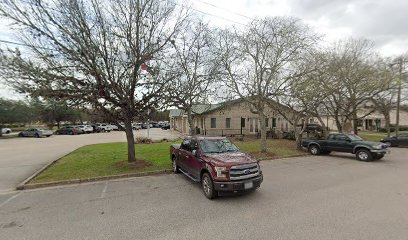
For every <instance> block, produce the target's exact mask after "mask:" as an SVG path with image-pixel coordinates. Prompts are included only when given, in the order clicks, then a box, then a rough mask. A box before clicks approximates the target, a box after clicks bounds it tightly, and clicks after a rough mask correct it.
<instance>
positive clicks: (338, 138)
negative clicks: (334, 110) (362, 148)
mask: <svg viewBox="0 0 408 240" xmlns="http://www.w3.org/2000/svg"><path fill="white" fill-rule="evenodd" d="M346 139H347V137H346V136H345V135H342V134H339V135H337V136H336V140H337V141H346Z"/></svg>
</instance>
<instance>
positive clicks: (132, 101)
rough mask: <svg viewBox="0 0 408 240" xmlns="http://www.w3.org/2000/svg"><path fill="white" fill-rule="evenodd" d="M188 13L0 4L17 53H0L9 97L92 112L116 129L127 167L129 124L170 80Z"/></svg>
mask: <svg viewBox="0 0 408 240" xmlns="http://www.w3.org/2000/svg"><path fill="white" fill-rule="evenodd" d="M188 14H189V13H188V11H187V10H186V9H185V8H183V7H180V6H179V5H177V4H176V3H175V2H174V1H161V0H123V1H116V0H90V1H81V0H72V1H64V0H47V1H43V0H24V1H18V0H6V1H3V2H2V4H1V5H0V15H1V16H2V17H3V18H6V19H8V20H10V21H12V22H13V23H14V26H15V27H16V28H17V30H18V36H19V39H20V41H21V42H22V43H23V44H24V45H25V47H24V48H23V50H22V51H19V50H10V49H9V50H8V51H1V53H0V57H1V60H0V71H1V73H2V74H3V76H4V77H5V78H6V80H7V81H8V83H9V84H10V85H12V86H13V87H15V88H16V89H18V90H20V91H22V92H27V93H30V94H32V95H33V96H43V97H46V98H53V99H64V100H68V102H70V103H71V104H76V105H84V106H88V105H89V106H92V107H95V108H98V109H101V110H102V111H103V112H104V113H105V114H106V115H109V116H111V117H112V119H116V121H117V122H118V121H123V122H124V124H125V128H126V137H127V142H128V161H129V162H134V161H136V156H135V148H134V137H133V132H132V126H131V123H132V120H133V119H134V117H135V116H137V115H138V114H141V113H143V112H146V110H147V109H150V108H154V107H156V106H157V105H159V104H160V95H161V92H162V91H163V90H164V88H165V86H166V84H167V83H168V81H169V80H171V77H172V76H169V75H168V74H167V71H166V69H163V66H164V64H163V61H164V60H165V58H166V53H167V51H168V50H167V49H168V48H169V47H171V44H170V42H171V41H172V40H173V39H174V38H175V37H176V36H177V33H178V32H179V31H180V30H181V29H182V28H183V27H184V22H185V19H186V17H187V16H188Z"/></svg>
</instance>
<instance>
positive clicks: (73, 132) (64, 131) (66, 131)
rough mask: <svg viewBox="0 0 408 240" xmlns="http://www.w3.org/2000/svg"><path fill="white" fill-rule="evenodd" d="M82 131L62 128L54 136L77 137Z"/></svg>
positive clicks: (73, 128) (74, 128)
mask: <svg viewBox="0 0 408 240" xmlns="http://www.w3.org/2000/svg"><path fill="white" fill-rule="evenodd" d="M81 133H82V130H81V129H79V128H77V127H75V126H64V127H62V128H60V129H58V130H57V131H55V134H58V135H78V134H81Z"/></svg>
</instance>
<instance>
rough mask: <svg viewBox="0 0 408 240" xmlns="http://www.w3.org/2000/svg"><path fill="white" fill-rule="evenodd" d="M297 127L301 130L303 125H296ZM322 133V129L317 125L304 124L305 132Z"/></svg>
mask: <svg viewBox="0 0 408 240" xmlns="http://www.w3.org/2000/svg"><path fill="white" fill-rule="evenodd" d="M297 126H298V127H300V128H302V127H303V124H299V125H297ZM315 131H316V132H322V131H323V128H322V126H320V125H319V124H317V123H308V124H306V128H305V132H315Z"/></svg>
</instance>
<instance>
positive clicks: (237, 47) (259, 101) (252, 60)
mask: <svg viewBox="0 0 408 240" xmlns="http://www.w3.org/2000/svg"><path fill="white" fill-rule="evenodd" d="M219 36H220V39H219V42H218V49H219V52H220V58H221V59H220V64H222V66H223V68H224V73H225V80H226V86H227V87H228V88H229V89H230V90H231V91H232V92H233V93H234V95H235V96H236V97H239V98H242V99H244V100H245V101H246V102H247V103H248V104H249V106H250V108H251V111H252V112H253V113H256V114H258V115H259V120H260V129H261V151H262V152H265V151H267V148H266V126H265V117H266V109H267V108H266V106H267V105H268V101H270V99H271V98H275V97H276V96H279V95H283V94H284V93H285V91H286V88H287V85H288V81H289V80H290V79H292V78H293V77H295V76H296V75H297V74H298V73H297V72H295V71H293V68H292V64H293V63H294V62H296V61H298V60H299V58H300V57H301V55H302V54H303V53H304V52H305V51H308V50H309V48H310V47H311V46H313V45H314V44H315V42H316V40H317V38H316V36H315V35H314V34H313V33H312V32H311V31H310V29H309V28H308V27H307V26H306V25H304V24H302V23H301V22H300V21H299V20H297V19H294V18H286V17H274V18H265V19H260V20H254V21H252V22H251V23H250V24H249V27H246V28H245V29H244V30H243V31H240V30H238V29H235V31H222V32H221V33H220V35H219Z"/></svg>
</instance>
